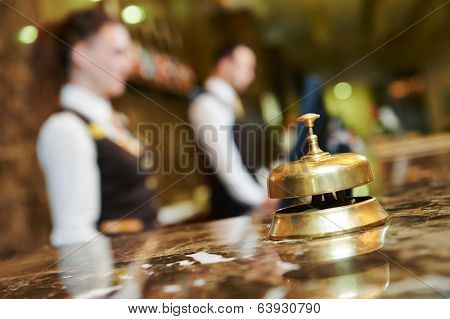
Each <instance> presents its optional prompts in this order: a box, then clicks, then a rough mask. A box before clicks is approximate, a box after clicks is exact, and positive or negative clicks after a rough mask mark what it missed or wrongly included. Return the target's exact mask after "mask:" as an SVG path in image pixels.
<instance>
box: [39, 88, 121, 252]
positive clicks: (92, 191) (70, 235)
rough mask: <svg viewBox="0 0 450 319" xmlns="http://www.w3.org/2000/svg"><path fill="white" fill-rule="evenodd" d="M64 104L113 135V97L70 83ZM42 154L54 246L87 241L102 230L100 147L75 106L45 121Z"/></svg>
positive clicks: (62, 103)
mask: <svg viewBox="0 0 450 319" xmlns="http://www.w3.org/2000/svg"><path fill="white" fill-rule="evenodd" d="M60 104H61V107H62V108H65V109H69V110H73V111H76V112H77V113H80V114H81V115H83V116H85V117H86V118H88V119H89V120H91V121H92V122H95V123H96V124H97V125H99V126H100V127H101V128H102V130H103V131H104V132H105V134H106V135H107V136H108V138H111V139H114V136H115V131H116V128H115V126H114V124H113V109H112V106H111V103H110V102H109V101H108V100H106V99H104V98H102V97H100V96H98V95H96V94H94V93H92V92H91V91H89V90H87V89H85V88H82V87H80V86H76V85H73V84H66V85H65V86H64V87H63V88H62V90H61V92H60ZM37 155H38V160H39V163H40V165H41V168H42V170H43V172H44V175H45V179H46V183H47V194H48V197H49V203H50V210H51V216H52V222H53V229H52V233H51V235H50V241H51V243H52V244H53V245H55V246H60V245H66V244H73V243H79V242H85V241H88V240H90V239H92V238H94V237H95V236H96V235H98V231H97V227H96V222H97V220H98V219H99V217H100V210H101V189H100V186H101V185H100V170H99V167H98V164H97V149H96V145H95V142H94V140H93V138H92V137H91V134H90V132H89V130H88V128H87V126H86V124H85V123H84V122H83V121H82V120H81V119H80V118H79V117H77V116H76V115H74V114H72V113H70V112H59V113H55V114H53V115H51V116H50V117H49V118H48V119H47V121H46V122H45V123H44V124H43V125H42V127H41V130H40V132H39V137H38V142H37Z"/></svg>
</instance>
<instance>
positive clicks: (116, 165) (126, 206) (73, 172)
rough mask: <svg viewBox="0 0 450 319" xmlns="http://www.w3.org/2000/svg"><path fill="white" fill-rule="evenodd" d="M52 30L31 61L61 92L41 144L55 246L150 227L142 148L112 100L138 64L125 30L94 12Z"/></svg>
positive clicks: (43, 82) (72, 17) (44, 83)
mask: <svg viewBox="0 0 450 319" xmlns="http://www.w3.org/2000/svg"><path fill="white" fill-rule="evenodd" d="M51 30H52V33H51V34H42V37H41V38H40V39H39V40H38V42H37V44H36V46H35V47H34V48H33V52H32V60H31V62H32V69H33V70H34V76H35V81H36V82H37V83H38V84H39V83H40V84H41V85H42V87H43V89H44V87H48V85H49V84H51V85H53V86H54V87H55V88H57V89H58V90H59V102H58V105H54V107H55V110H56V111H55V112H53V114H52V115H50V116H49V117H48V118H47V120H46V121H45V123H44V124H43V125H42V127H41V129H40V132H39V137H38V143H37V153H38V159H39V162H40V165H41V167H42V170H43V171H44V174H45V178H46V183H47V192H48V196H49V202H50V209H51V216H52V222H53V230H52V233H51V236H50V240H51V243H52V244H54V245H64V244H72V243H77V242H84V241H88V240H90V239H93V238H94V237H95V236H96V235H98V231H99V230H100V231H102V232H106V233H109V234H117V233H127V232H138V231H142V230H145V229H151V228H152V227H153V224H154V220H155V215H156V214H155V210H154V208H153V207H152V206H151V200H152V197H153V193H152V191H151V190H150V189H148V188H147V187H146V180H147V178H148V173H146V168H145V167H143V166H142V163H144V162H146V161H145V160H144V158H143V152H142V148H141V147H140V144H139V142H138V141H137V139H136V138H135V137H134V136H133V135H132V134H131V133H130V132H129V130H128V129H127V127H126V123H125V122H126V121H125V120H124V117H123V116H120V115H119V114H118V113H117V112H116V111H115V110H114V108H113V106H112V105H111V102H110V99H111V98H114V97H118V96H120V95H122V94H123V93H124V92H125V88H126V84H125V83H126V80H127V78H128V76H129V75H130V72H131V70H132V67H133V62H132V59H131V58H130V54H129V52H130V46H131V40H130V36H129V33H128V31H127V29H126V28H125V27H124V26H123V25H122V24H121V23H120V22H118V21H115V20H112V19H111V18H109V17H108V16H107V15H106V14H105V13H104V12H103V11H101V10H99V9H90V10H85V11H79V12H75V13H73V14H71V15H70V16H68V17H67V18H66V19H65V20H64V21H62V22H61V23H59V24H58V25H56V26H54V27H53V28H51ZM46 100H47V99H46ZM48 101H51V96H48ZM49 103H50V102H49Z"/></svg>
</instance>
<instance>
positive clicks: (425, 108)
mask: <svg viewBox="0 0 450 319" xmlns="http://www.w3.org/2000/svg"><path fill="white" fill-rule="evenodd" d="M93 5H103V6H104V8H105V10H106V11H107V12H108V13H109V14H110V15H112V16H114V17H116V18H118V19H121V20H122V21H123V22H124V23H125V24H126V25H127V27H128V28H129V30H130V32H131V34H132V37H133V40H134V42H135V46H136V49H137V50H138V52H139V56H140V60H139V63H140V65H139V67H140V70H141V72H142V73H144V75H145V76H141V77H135V78H133V79H131V80H130V85H131V86H132V87H133V88H134V89H129V90H128V91H127V93H126V94H125V96H124V97H122V98H120V99H118V100H117V101H114V105H115V107H116V108H117V109H119V110H121V111H123V112H124V113H126V114H127V115H128V116H129V117H130V121H131V128H132V129H135V130H137V123H138V122H150V123H176V122H177V121H179V120H177V119H176V118H175V117H174V116H172V115H170V114H169V113H167V112H166V111H164V110H163V109H162V108H159V107H158V106H157V105H156V104H155V103H157V104H159V105H163V106H164V107H165V108H167V109H168V110H170V112H171V113H173V114H175V115H176V116H177V117H179V118H180V119H183V120H187V114H186V110H187V106H188V104H189V92H190V91H191V90H192V88H193V87H194V86H195V85H197V84H199V83H201V82H202V80H203V79H204V78H205V77H206V75H207V73H208V71H209V70H210V68H211V64H212V60H213V53H214V51H215V50H216V49H217V47H219V46H221V45H223V44H225V43H228V42H231V41H234V42H236V41H237V42H245V43H247V44H249V45H250V46H251V47H252V48H253V49H254V50H255V52H256V54H257V57H258V68H257V78H256V82H255V83H254V84H253V86H252V87H251V90H250V91H249V92H248V93H246V94H245V96H244V97H243V101H244V105H245V106H246V108H247V109H248V116H250V117H251V118H252V122H253V123H260V124H265V125H266V126H267V127H269V129H270V127H273V130H275V131H279V132H280V134H281V135H282V136H283V138H282V141H283V142H280V143H279V144H278V145H272V146H273V148H272V147H271V148H270V152H272V154H266V155H267V158H271V159H273V158H274V154H275V155H276V154H280V153H283V152H287V150H289V148H290V146H291V144H292V140H293V138H292V134H293V133H295V126H292V125H293V124H295V121H296V118H297V114H298V113H299V112H301V110H302V106H303V104H302V103H303V102H305V100H306V97H307V95H308V92H307V91H305V87H307V86H306V83H307V81H308V79H310V78H312V77H313V78H314V79H319V80H318V81H319V82H318V83H320V85H323V89H321V90H320V94H321V98H322V100H323V104H324V107H325V110H326V112H327V113H328V114H330V115H332V116H333V117H335V118H337V119H339V120H340V121H341V123H342V124H343V125H344V126H345V127H346V130H347V131H348V133H349V134H350V136H351V139H352V143H353V145H354V147H353V149H355V150H356V151H358V152H360V153H364V154H366V155H367V156H368V157H369V158H370V160H371V162H372V165H373V168H374V170H375V176H376V177H377V181H376V182H375V183H373V184H372V185H371V191H372V192H373V193H376V194H382V193H383V192H385V191H386V190H387V189H389V188H391V187H394V186H398V185H402V184H405V183H425V182H426V180H427V177H429V175H430V174H436V173H435V172H436V171H435V170H431V169H430V167H434V168H435V167H436V166H439V167H442V171H441V172H443V173H442V174H444V175H445V174H448V158H449V157H448V153H449V152H450V144H449V142H450V138H449V137H450V135H449V129H450V38H449V26H450V5H449V4H448V1H442V0H429V1H422V0H341V1H333V0H285V1H275V0H129V1H128V0H103V1H99V0H97V1H94V0H65V1H58V0H37V1H26V0H8V1H6V0H1V1H0V21H1V22H0V30H1V31H0V65H1V67H0V112H1V115H0V127H1V130H2V133H1V135H0V258H7V257H10V256H12V255H14V254H20V253H27V252H29V251H32V250H33V249H36V248H37V247H40V246H42V245H44V244H47V243H48V234H49V232H50V228H51V224H50V215H49V210H48V204H47V197H46V193H45V184H44V179H43V176H42V173H41V171H40V169H39V166H38V163H37V160H36V151H35V143H36V137H37V132H38V129H39V127H40V125H41V124H42V122H43V120H44V119H45V118H46V116H47V115H48V114H49V112H50V111H51V110H52V109H53V108H54V106H53V104H52V103H50V102H49V101H46V100H36V99H30V97H29V91H28V90H29V86H28V83H29V77H30V70H29V69H28V66H27V56H28V52H29V49H30V46H31V44H32V43H33V42H35V41H36V39H37V38H38V37H39V35H40V33H41V32H43V31H42V30H41V29H40V28H39V26H37V25H36V24H41V23H43V22H47V21H53V20H58V19H61V18H63V17H64V16H65V15H67V14H68V13H69V12H71V11H73V10H76V9H80V8H86V7H89V6H93ZM144 95H145V96H148V97H150V98H151V100H152V101H150V100H149V99H147V98H145V97H144ZM289 127H290V128H289ZM292 127H294V129H292ZM167 134H168V135H169V134H171V133H170V132H167ZM165 141H167V143H169V139H164V143H165ZM172 142H174V141H172ZM181 142H182V141H175V142H174V143H175V144H176V143H181ZM266 142H267V141H266ZM269 143H270V141H269ZM179 150H180V148H179V147H177V145H175V146H174V147H163V148H162V151H163V152H164V154H163V158H165V159H167V160H168V159H169V158H176V156H177V152H178V151H179ZM267 152H269V151H267ZM263 157H264V156H263ZM261 163H262V165H265V166H267V167H269V168H270V166H271V165H272V164H273V163H272V162H267V161H265V159H264V158H262V159H261ZM179 177H180V176H178V175H177V174H170V175H168V176H164V178H161V176H156V177H155V179H154V180H152V182H151V183H152V187H153V188H155V189H156V190H163V189H164V188H165V187H167V186H169V185H171V184H172V183H174V182H175V181H176V180H177V179H179ZM208 196H209V191H208V188H207V187H206V186H205V183H204V179H203V177H202V176H200V175H199V174H192V175H190V176H189V177H187V178H185V179H184V180H182V181H181V182H180V183H178V184H177V185H176V186H175V187H173V188H172V189H170V191H167V192H164V193H162V194H161V196H160V201H161V202H162V203H163V204H173V203H177V202H185V201H193V202H195V203H196V205H197V207H204V206H205V205H206V206H207V202H208ZM198 214H199V215H201V214H202V209H199V211H198ZM196 217H198V216H189V218H196ZM187 218H188V217H186V218H184V217H180V218H177V217H176V216H175V218H172V219H171V218H168V220H175V221H177V222H185V220H184V219H187ZM163 219H164V218H163ZM171 223H172V222H171V221H168V222H167V224H171Z"/></svg>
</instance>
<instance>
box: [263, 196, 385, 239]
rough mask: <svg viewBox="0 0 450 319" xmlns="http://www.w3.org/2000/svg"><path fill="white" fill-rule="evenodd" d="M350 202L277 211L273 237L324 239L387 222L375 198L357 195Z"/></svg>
mask: <svg viewBox="0 0 450 319" xmlns="http://www.w3.org/2000/svg"><path fill="white" fill-rule="evenodd" d="M355 199H356V200H357V201H358V202H356V203H354V204H350V205H345V206H340V207H334V208H328V209H316V208H312V207H311V206H310V205H297V206H291V207H287V208H282V209H279V210H277V211H276V212H275V213H274V214H273V217H272V225H271V227H270V230H269V238H270V239H272V240H283V239H298V238H320V237H326V236H330V235H337V234H345V233H349V232H354V231H357V230H361V229H364V228H365V227H370V226H375V225H379V224H383V223H385V222H386V221H387V219H388V215H387V214H386V212H385V211H384V210H383V208H382V207H381V205H380V203H379V202H378V200H377V199H376V198H374V197H360V198H355Z"/></svg>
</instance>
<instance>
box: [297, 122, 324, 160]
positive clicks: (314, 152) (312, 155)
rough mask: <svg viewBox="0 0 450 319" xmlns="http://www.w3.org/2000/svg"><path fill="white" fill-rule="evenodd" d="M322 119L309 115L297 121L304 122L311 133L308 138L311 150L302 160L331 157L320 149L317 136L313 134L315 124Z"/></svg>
mask: <svg viewBox="0 0 450 319" xmlns="http://www.w3.org/2000/svg"><path fill="white" fill-rule="evenodd" d="M319 117H320V115H319V114H315V113H307V114H304V115H302V116H300V117H299V118H298V119H297V121H299V122H302V123H303V124H304V125H305V126H306V127H307V128H308V131H309V136H308V138H307V141H308V143H309V149H308V153H307V154H306V155H305V156H303V158H302V159H305V160H309V159H318V158H321V157H323V156H327V155H329V153H327V152H324V151H322V150H321V149H320V147H319V143H318V139H317V135H315V134H314V132H313V127H314V122H315V121H316V120H317V119H318V118H319Z"/></svg>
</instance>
